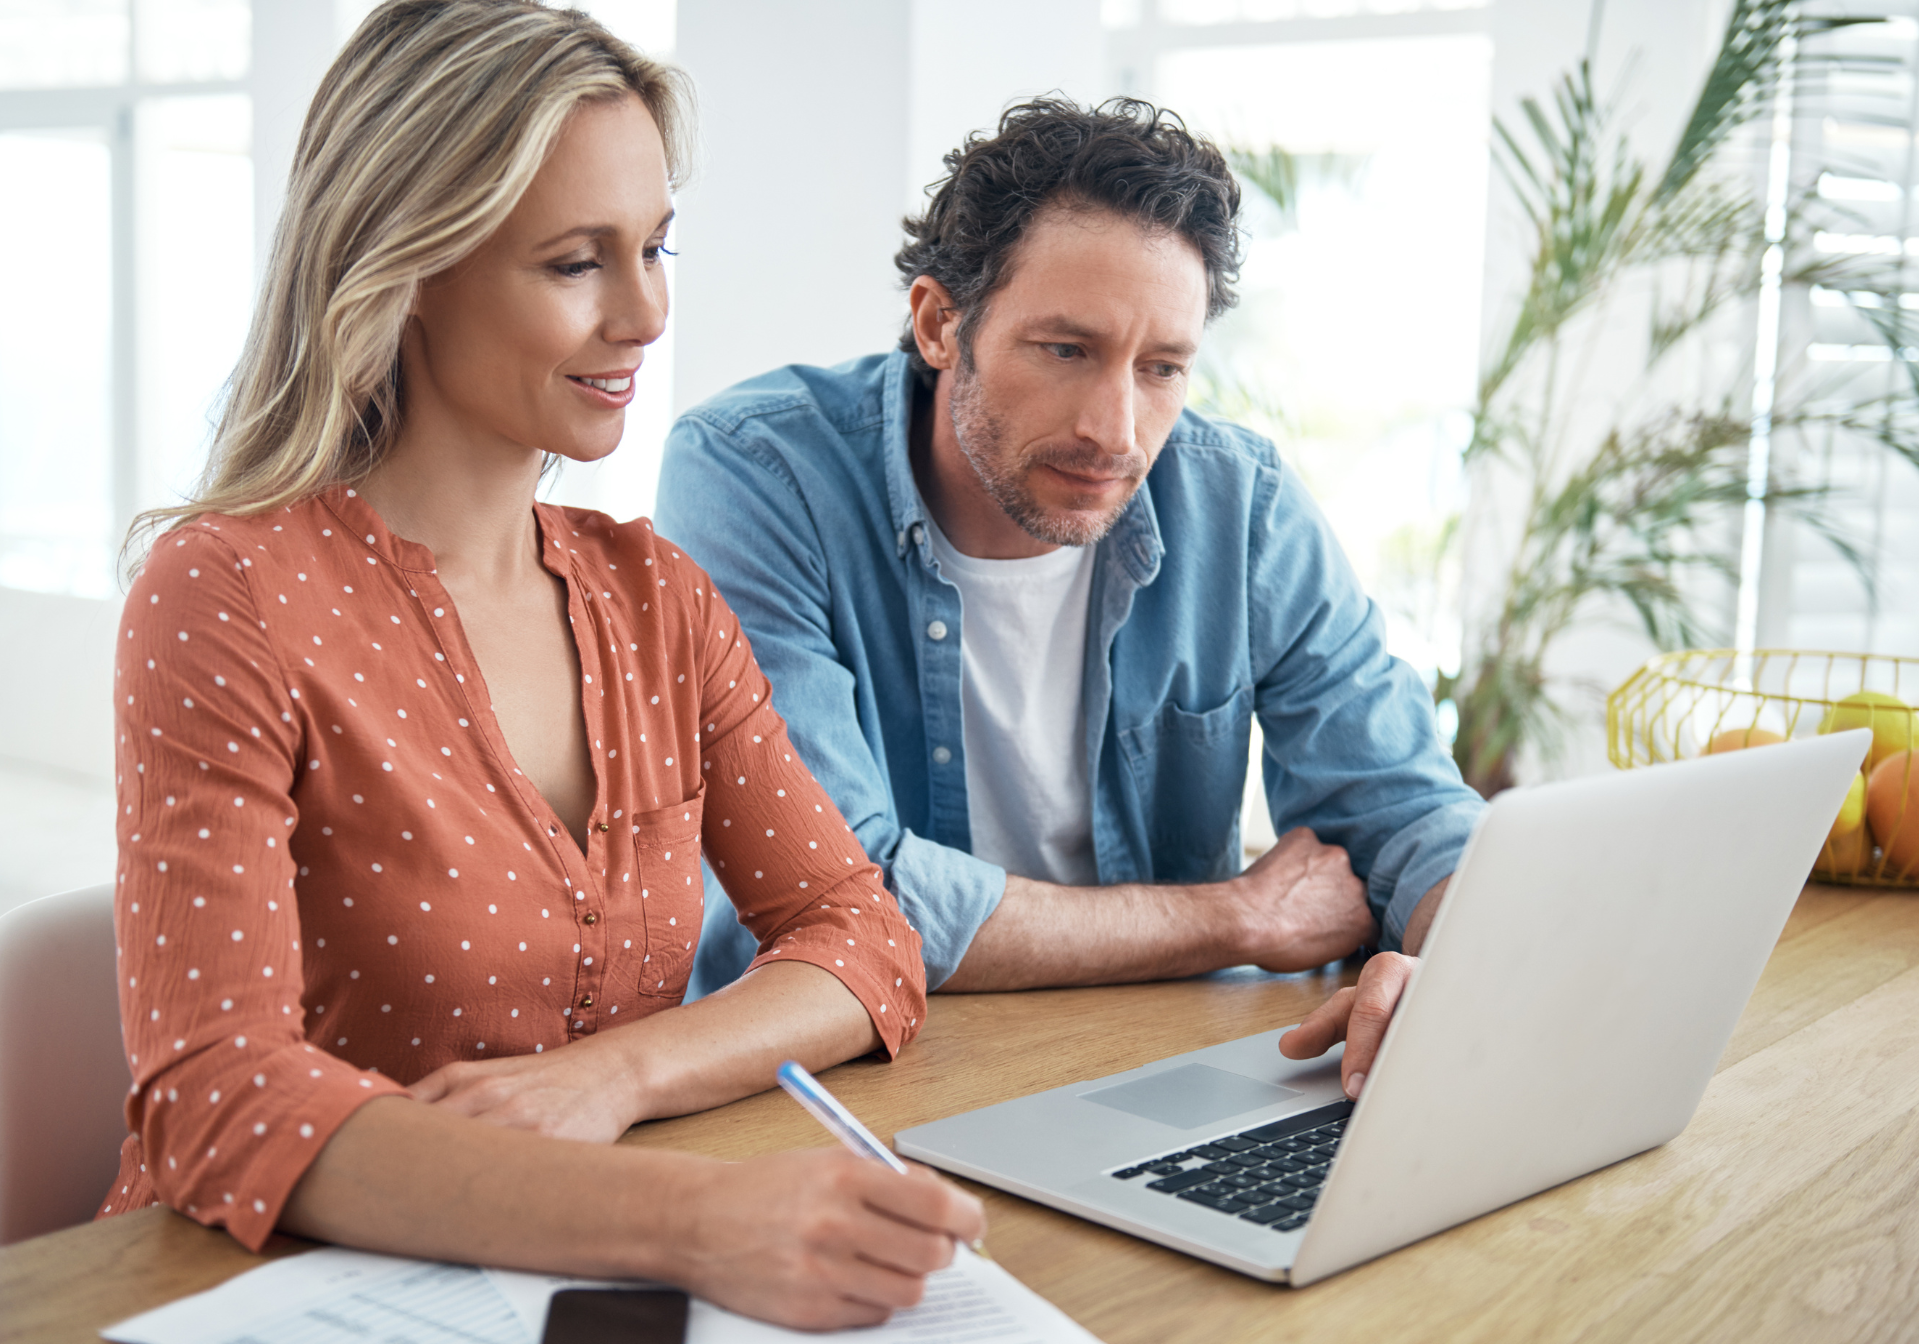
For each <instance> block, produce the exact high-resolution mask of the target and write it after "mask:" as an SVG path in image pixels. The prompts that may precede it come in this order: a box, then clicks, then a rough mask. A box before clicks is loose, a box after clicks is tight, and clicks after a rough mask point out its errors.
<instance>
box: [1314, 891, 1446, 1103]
mask: <svg viewBox="0 0 1919 1344" xmlns="http://www.w3.org/2000/svg"><path fill="white" fill-rule="evenodd" d="M1452 880H1453V879H1452V877H1451V876H1450V875H1449V876H1446V877H1442V878H1440V879H1439V881H1438V882H1436V883H1434V884H1433V888H1432V890H1430V891H1428V892H1427V893H1426V894H1425V895H1424V896H1423V897H1421V898H1420V901H1419V904H1418V905H1416V906H1414V907H1413V914H1412V918H1410V919H1408V920H1407V921H1406V936H1405V938H1404V939H1403V940H1402V941H1403V942H1404V944H1405V947H1406V951H1407V952H1408V953H1417V952H1418V951H1419V949H1420V948H1421V947H1423V946H1425V943H1426V933H1427V930H1429V929H1431V928H1432V926H1433V916H1434V915H1436V914H1438V913H1439V903H1440V901H1442V900H1443V899H1445V896H1446V885H1447V884H1448V883H1449V882H1451V881H1452ZM1418 965H1419V958H1418V957H1417V956H1408V955H1406V954H1404V953H1399V952H1381V953H1380V954H1379V955H1378V956H1375V957H1373V958H1372V959H1371V960H1370V961H1368V962H1367V963H1366V965H1365V966H1364V967H1362V968H1361V969H1360V972H1359V983H1358V984H1357V985H1354V986H1352V987H1351V988H1348V989H1342V990H1340V991H1339V993H1337V994H1335V995H1333V997H1332V998H1330V999H1328V1000H1326V1002H1324V1003H1322V1004H1320V1005H1319V1007H1317V1008H1315V1009H1314V1010H1313V1011H1312V1012H1311V1013H1309V1014H1308V1015H1307V1017H1306V1020H1305V1021H1304V1022H1301V1023H1300V1024H1299V1025H1298V1026H1296V1027H1294V1028H1293V1029H1292V1030H1291V1031H1289V1032H1287V1033H1286V1034H1285V1035H1284V1036H1281V1037H1280V1038H1279V1052H1280V1053H1281V1054H1282V1055H1284V1056H1286V1058H1288V1059H1315V1058H1317V1057H1318V1056H1320V1055H1323V1054H1325V1053H1326V1052H1327V1051H1328V1050H1330V1049H1332V1048H1333V1046H1334V1045H1336V1044H1338V1043H1339V1042H1340V1041H1344V1042H1346V1053H1345V1054H1344V1055H1343V1056H1341V1058H1340V1062H1339V1078H1340V1082H1341V1084H1342V1085H1343V1086H1344V1087H1345V1089H1346V1095H1347V1096H1349V1097H1351V1098H1352V1099H1353V1100H1355V1101H1357V1100H1359V1090H1360V1089H1361V1088H1362V1087H1364V1086H1365V1085H1366V1075H1367V1073H1369V1072H1370V1071H1371V1070H1372V1067H1373V1060H1374V1058H1375V1057H1376V1056H1377V1055H1378V1054H1379V1043H1380V1042H1381V1041H1383V1040H1385V1039H1386V1028H1387V1026H1388V1025H1389V1024H1390V1023H1391V1022H1392V1020H1393V1011H1394V1010H1395V1009H1396V1008H1398V1007H1399V997H1400V995H1402V994H1404V993H1405V992H1406V985H1407V984H1408V982H1410V981H1411V980H1412V978H1413V969H1414V968H1415V967H1417V966H1418Z"/></svg>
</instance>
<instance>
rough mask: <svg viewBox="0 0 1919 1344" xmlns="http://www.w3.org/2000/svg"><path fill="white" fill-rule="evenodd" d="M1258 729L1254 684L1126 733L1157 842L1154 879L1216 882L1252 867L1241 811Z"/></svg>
mask: <svg viewBox="0 0 1919 1344" xmlns="http://www.w3.org/2000/svg"><path fill="white" fill-rule="evenodd" d="M1252 730H1253V688H1252V687H1250V686H1243V687H1241V688H1240V689H1239V690H1238V691H1236V692H1234V693H1233V696H1232V698H1231V699H1229V700H1227V701H1226V703H1225V704H1222V705H1219V706H1216V707H1215V708H1212V709H1208V710H1203V711H1199V712H1195V711H1193V710H1189V709H1181V708H1180V707H1179V706H1178V705H1172V704H1169V705H1166V706H1165V707H1163V708H1162V709H1161V710H1160V712H1159V713H1158V714H1156V715H1154V716H1153V717H1152V718H1150V719H1148V720H1147V721H1146V722H1145V723H1142V724H1140V725H1139V726H1138V727H1135V728H1128V729H1125V730H1123V731H1122V732H1121V733H1120V734H1119V747H1120V754H1121V756H1122V757H1124V759H1125V762H1126V769H1127V772H1128V774H1129V775H1130V776H1131V778H1132V782H1133V786H1134V788H1135V789H1136V790H1137V791H1138V797H1139V806H1140V815H1141V816H1142V817H1143V818H1144V819H1145V823H1146V835H1147V840H1148V843H1149V844H1150V846H1151V849H1152V853H1151V872H1150V874H1149V875H1148V876H1149V877H1150V878H1151V879H1152V880H1154V881H1159V882H1212V881H1217V880H1219V879H1221V878H1224V877H1230V876H1232V875H1233V874H1235V873H1237V872H1239V871H1240V869H1241V868H1242V867H1243V866H1244V865H1243V863H1242V862H1241V855H1240V853H1239V809H1240V801H1241V799H1242V797H1243V796H1244V793H1245V788H1246V762H1247V756H1248V754H1249V752H1250V750H1251V744H1252Z"/></svg>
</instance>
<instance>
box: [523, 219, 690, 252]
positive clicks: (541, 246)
mask: <svg viewBox="0 0 1919 1344" xmlns="http://www.w3.org/2000/svg"><path fill="white" fill-rule="evenodd" d="M678 213H679V211H678V210H677V209H672V210H668V211H667V212H666V213H665V214H664V215H662V216H660V222H659V223H658V224H655V225H654V226H653V227H652V229H651V230H650V231H649V233H650V234H651V233H658V232H659V231H660V230H661V229H663V228H665V227H666V226H667V225H669V224H671V223H672V222H673V217H674V216H675V215H677V214H678ZM619 231H620V230H619V226H618V225H615V224H582V225H580V226H579V227H578V228H572V229H568V230H567V231H566V232H565V233H556V234H554V235H553V236H552V237H551V238H549V239H547V240H546V241H545V242H543V243H537V244H535V245H534V248H533V250H534V251H536V252H544V251H546V250H547V249H548V248H549V247H558V246H559V245H560V244H561V243H564V242H566V241H567V240H568V239H571V238H604V237H606V236H607V235H608V234H611V233H618V232H619Z"/></svg>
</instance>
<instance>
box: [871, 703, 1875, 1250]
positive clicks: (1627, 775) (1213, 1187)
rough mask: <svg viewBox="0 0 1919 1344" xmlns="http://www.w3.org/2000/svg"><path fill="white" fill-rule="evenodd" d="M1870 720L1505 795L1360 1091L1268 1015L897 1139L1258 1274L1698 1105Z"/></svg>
mask: <svg viewBox="0 0 1919 1344" xmlns="http://www.w3.org/2000/svg"><path fill="white" fill-rule="evenodd" d="M1868 741H1869V734H1868V733H1866V732H1865V731H1864V730H1858V731H1854V732H1848V733H1838V734H1834V735H1832V736H1830V737H1822V738H1815V739H1812V740H1809V741H1803V742H1792V743H1786V744H1783V745H1778V746H1770V747H1763V748H1757V749H1751V750H1746V751H1739V752H1731V753H1727V754H1725V755H1720V756H1713V757H1709V758H1706V759H1704V760H1698V761H1690V762H1682V763H1678V764H1673V765H1662V766H1658V767H1656V768H1653V769H1647V770H1634V771H1628V772H1622V773H1618V774H1611V775H1601V776H1595V777H1593V778H1589V779H1577V780H1572V781H1570V782H1567V783H1563V784H1548V785H1544V786H1541V787H1538V788H1530V789H1518V790H1514V791H1511V792H1508V793H1503V794H1501V795H1499V797H1497V798H1496V799H1494V800H1493V804H1492V806H1491V807H1490V808H1488V809H1487V811H1486V813H1485V815H1484V817H1483V819H1482V820H1481V822H1480V824H1479V827H1478V829H1477V830H1476V831H1475V832H1474V835H1473V838H1472V841H1471V842H1470V843H1469V844H1468V846H1467V848H1466V853H1465V855H1464V857H1463V858H1462V859H1461V861H1460V866H1459V871H1458V873H1457V874H1456V875H1455V877H1454V878H1453V882H1452V886H1451V887H1450V888H1449V889H1448V893H1447V896H1446V899H1445V902H1444V903H1443V905H1442V906H1441V908H1440V913H1439V917H1438V919H1437V920H1436V921H1435V922H1434V925H1433V928H1432V931H1431V933H1430V935H1429V936H1428V939H1427V943H1426V948H1425V952H1426V955H1425V957H1424V959H1423V960H1422V962H1421V964H1420V968H1419V970H1418V972H1417V973H1416V975H1415V976H1414V979H1413V982H1412V983H1411V984H1410V985H1409V986H1408V987H1407V989H1406V993H1405V996H1404V997H1403V998H1402V1000H1401V1001H1400V1006H1399V1010H1398V1012H1397V1014H1396V1015H1395V1016H1394V1019H1393V1023H1392V1026H1391V1027H1390V1028H1389V1029H1388V1031H1387V1034H1386V1039H1385V1043H1384V1045H1383V1046H1382V1047H1381V1051H1380V1055H1379V1058H1378V1059H1377V1060H1376V1061H1375V1063H1374V1067H1373V1069H1372V1070H1371V1074H1370V1077H1369V1079H1368V1081H1367V1084H1366V1088H1365V1091H1364V1092H1363V1093H1362V1094H1361V1097H1360V1100H1359V1103H1358V1104H1357V1106H1354V1105H1352V1104H1350V1103H1348V1102H1346V1101H1345V1099H1344V1097H1343V1095H1342V1094H1341V1091H1340V1083H1339V1055H1338V1052H1337V1051H1335V1052H1333V1053H1332V1054H1329V1055H1327V1056H1326V1057H1324V1058H1323V1059H1318V1060H1312V1061H1308V1062H1304V1063H1296V1062H1294V1061H1292V1060H1288V1059H1286V1058H1284V1057H1283V1056H1281V1055H1280V1053H1279V1049H1278V1045H1277V1042H1278V1040H1279V1037H1280V1035H1281V1034H1282V1031H1278V1030H1276V1031H1269V1032H1264V1033H1262V1034H1260V1035H1258V1036H1249V1037H1247V1038H1245V1039H1244V1040H1238V1041H1229V1042H1227V1043H1226V1044H1224V1045H1216V1046H1212V1047H1210V1048H1208V1049H1205V1050H1195V1051H1193V1052H1192V1053H1190V1054H1185V1055H1177V1056H1175V1057H1173V1058H1171V1059H1163V1060H1160V1061H1159V1062H1157V1063H1154V1064H1148V1065H1146V1066H1145V1067H1144V1068H1140V1069H1134V1070H1132V1071H1130V1072H1127V1073H1117V1074H1114V1075H1112V1076H1111V1077H1108V1078H1100V1079H1097V1080H1095V1081H1092V1082H1081V1083H1074V1084H1073V1085H1071V1086H1070V1087H1061V1088H1055V1089H1053V1090H1052V1091H1050V1092H1041V1093H1038V1094H1036V1095H1034V1096H1030V1097H1022V1098H1019V1099H1018V1100H1015V1101H1008V1102H1003V1103H1001V1104H999V1105H997V1106H988V1107H985V1108H983V1109H981V1110H977V1111H969V1112H967V1113H966V1114H963V1115H956V1116H953V1117H951V1118H949V1119H946V1120H939V1121H935V1122H934V1123H932V1124H930V1125H920V1126H917V1127H915V1128H913V1129H906V1130H901V1131H900V1132H899V1133H898V1134H896V1135H895V1136H894V1140H893V1143H894V1147H895V1148H897V1149H898V1150H899V1152H901V1153H902V1154H904V1155H906V1156H908V1157H912V1158H916V1159H918V1160H919V1161H922V1162H925V1163H928V1164H930V1165H932V1166H935V1167H940V1168H942V1169H944V1170H946V1171H950V1172H954V1173H956V1174H958V1175H961V1176H967V1177H971V1178H972V1179H974V1180H977V1181H982V1182H984V1183H985V1184H987V1185H992V1186H996V1187H998V1188H999V1189H1002V1190H1008V1191H1011V1192H1012V1193H1014V1194H1017V1195H1023V1196H1025V1197H1026V1198H1027V1199H1031V1200H1036V1201H1038V1202H1039V1203H1041V1204H1047V1205H1050V1206H1052V1207H1053V1208H1056V1209H1063V1210H1065V1211H1066V1212H1068V1213H1074V1214H1078V1215H1079V1216H1080V1217H1082V1218H1088V1219H1091V1220H1092V1221H1094V1222H1097V1223H1104V1224H1105V1225H1107V1226H1108V1227H1116V1228H1118V1229H1120V1230H1121V1231H1123V1232H1130V1233H1132V1234H1134V1235H1135V1236H1140V1237H1145V1238H1146V1239H1148V1240H1150V1241H1156V1242H1160V1243H1161V1244H1163V1245H1166V1246H1171V1247H1173V1248H1175V1249H1176V1250H1181V1251H1185V1252H1187V1253H1188V1254H1190V1255H1196V1256H1200V1257H1202V1258H1204V1259H1207V1260H1212V1261H1216V1262H1217V1263H1219V1264H1222V1265H1226V1266H1228V1267H1229V1268H1232V1269H1236V1270H1239V1271H1240V1272H1242V1273H1245V1274H1251V1275H1254V1276H1256V1277H1259V1278H1263V1279H1275V1280H1280V1281H1284V1282H1289V1283H1292V1284H1295V1285H1302V1284H1307V1283H1311V1282H1313V1281H1314V1280H1317V1279H1321V1278H1324V1277H1326V1276H1327V1275H1329V1274H1334V1273H1337V1272H1339V1271H1340V1270H1342V1269H1347V1268H1349V1267H1351V1266H1353V1265H1356V1264H1359V1263H1361V1262H1363V1261H1366V1260H1370V1259H1372V1258H1373V1257H1374V1256H1378V1255H1383V1254H1385V1253H1386V1252H1387V1251H1391V1250H1396V1249H1397V1248H1399V1247H1401V1246H1404V1245H1406V1244H1407V1243H1409V1242H1413V1241H1417V1240H1419V1239H1420V1238H1422V1237H1426V1236H1430V1235H1431V1234H1433V1233H1434V1232H1438V1231H1441V1230H1442V1229H1444V1228H1448V1227H1451V1226H1453V1225H1454V1224H1456V1223H1461V1222H1464V1221H1466V1220H1467V1219H1469V1218H1474V1217H1477V1216H1478V1215H1480V1214H1482V1213H1486V1212H1488V1211H1490V1210H1492V1209H1496V1208H1499V1207H1500V1206H1502V1205H1505V1204H1509V1203H1511V1202H1513V1201H1514V1200H1517V1199H1523V1198H1525V1197H1526V1196H1528V1195H1531V1194H1534V1193H1536V1192H1538V1191H1540V1190H1544V1189H1546V1188H1548V1187H1549V1186H1553V1185H1557V1184H1559V1183H1560V1182H1562V1181H1567V1180H1571V1179H1572V1178H1573V1177H1575V1176H1580V1175H1583V1174H1584V1173H1586V1172H1589V1171H1592V1170H1594V1169H1596V1168H1598V1167H1603V1166H1605V1165H1607V1164H1608V1163H1612V1162H1617V1161H1619V1160H1620V1159H1622V1158H1626V1157H1630V1156H1632V1155H1633V1154H1634V1153H1638V1152H1643V1151H1644V1150H1646V1149H1648V1148H1652V1147H1655V1146H1657V1145H1659V1144H1662V1143H1664V1142H1666V1141H1667V1140H1668V1139H1671V1138H1672V1137H1674V1136H1675V1135H1677V1134H1678V1133H1679V1131H1680V1130H1682V1129H1684V1128H1685V1127H1686V1123H1687V1121H1689V1120H1690V1119H1691V1118H1692V1114H1693V1111H1694V1109H1695V1108H1697V1106H1698V1105H1699V1099H1700V1097H1701V1096H1702V1095H1703V1094H1704V1093H1705V1090H1706V1084H1707V1082H1708V1081H1710V1079H1711V1078H1712V1074H1713V1068H1714V1065H1715V1064H1716V1063H1717V1062H1718V1059H1719V1056H1720V1054H1721V1053H1722V1052H1723V1051H1724V1049H1725V1047H1726V1042H1727V1041H1728V1040H1729V1039H1730V1038H1731V1036H1732V1031H1733V1026H1734V1024H1735V1023H1736V1022H1737V1021H1738V1019H1739V1014H1740V1013H1741V1011H1742V1010H1743V1009H1744V1007H1745V1004H1746V1000H1747V998H1749V997H1750V996H1751V994H1752V990H1753V986H1754V985H1755V984H1756V983H1757V982H1758V979H1759V973H1760V971H1761V970H1762V969H1763V968H1764V966H1765V964H1766V958H1767V956H1768V955H1769V954H1770V953H1771V951H1772V948H1773V945H1774V943H1775V942H1777V941H1778V938H1779V934H1780V931H1781V930H1782V929H1783V928H1784V926H1785V922H1786V917H1787V916H1788V915H1789V914H1790V913H1791V911H1792V907H1793V903H1794V901H1795V899H1796V898H1797V897H1798V894H1799V891H1800V887H1801V885H1802V884H1803V883H1804V882H1805V880H1806V875H1807V872H1808V871H1809V870H1810V869H1811V867H1812V864H1813V861H1814V859H1815V857H1816V856H1817V854H1818V852H1819V847H1820V845H1821V843H1822V842H1823V841H1824V839H1825V835H1826V831H1827V829H1828V828H1829V827H1830V825H1831V824H1832V819H1833V817H1834V816H1836V815H1837V814H1838V811H1839V806H1840V803H1841V801H1842V800H1843V799H1844V797H1845V794H1846V790H1847V788H1848V786H1849V785H1850V783H1851V781H1852V777H1853V775H1854V773H1855V772H1857V771H1858V769H1859V764H1860V761H1861V760H1862V759H1863V758H1864V757H1865V754H1866V748H1867V745H1868Z"/></svg>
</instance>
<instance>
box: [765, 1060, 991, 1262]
mask: <svg viewBox="0 0 1919 1344" xmlns="http://www.w3.org/2000/svg"><path fill="white" fill-rule="evenodd" d="M778 1077H779V1080H780V1086H781V1087H783V1088H785V1089H786V1091H787V1093H788V1095H790V1096H791V1097H792V1098H793V1100H795V1101H797V1102H798V1103H799V1104H800V1105H802V1106H804V1107H806V1109H807V1112H808V1113H809V1114H810V1115H811V1116H812V1117H813V1118H814V1119H815V1120H817V1121H819V1122H820V1123H821V1124H822V1125H825V1126H826V1128H827V1129H828V1130H829V1131H831V1133H832V1135H833V1137H834V1138H836V1139H838V1140H839V1141H840V1142H841V1143H843V1144H845V1145H846V1146H847V1147H848V1148H851V1149H852V1150H853V1151H854V1152H856V1153H858V1154H859V1155H860V1156H861V1157H872V1158H877V1159H879V1160H880V1161H881V1162H884V1163H885V1164H886V1165H887V1166H889V1167H891V1168H892V1169H893V1170H894V1171H897V1172H898V1173H899V1174H900V1175H902V1176H905V1175H907V1174H908V1172H907V1170H906V1164H905V1163H904V1162H902V1161H900V1160H899V1158H897V1157H895V1156H893V1150H892V1149H890V1148H888V1147H887V1146H886V1145H885V1144H883V1143H881V1142H880V1141H879V1140H878V1139H876V1138H874V1137H873V1131H872V1130H870V1129H868V1128H867V1127H866V1126H865V1125H862V1124H861V1123H860V1122H859V1117H858V1116H856V1115H854V1114H853V1113H852V1112H851V1111H849V1110H847V1109H846V1107H844V1106H842V1105H840V1099H839V1098H838V1097H836V1096H834V1095H833V1094H832V1093H831V1092H828V1091H827V1090H826V1089H825V1088H824V1087H821V1086H820V1080H819V1079H817V1078H815V1077H814V1076H813V1075H812V1074H810V1073H808V1072H807V1071H806V1070H805V1069H803V1068H801V1067H800V1066H799V1065H798V1064H796V1063H794V1062H793V1061H792V1060H790V1059H789V1060H787V1061H786V1063H784V1064H782V1065H780V1071H779V1074H778ZM966 1249H968V1250H970V1251H973V1252H974V1253H975V1254H978V1255H986V1243H985V1242H984V1241H975V1242H974V1243H973V1244H972V1245H971V1246H969V1247H967V1248H966ZM988 1258H989V1259H990V1258H991V1257H990V1256H989V1257H988Z"/></svg>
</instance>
